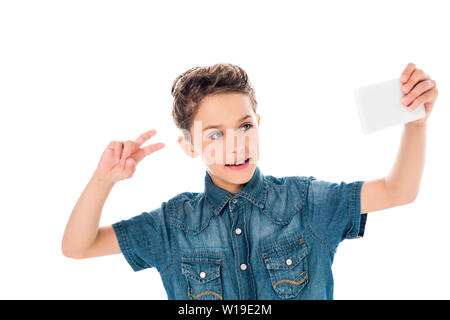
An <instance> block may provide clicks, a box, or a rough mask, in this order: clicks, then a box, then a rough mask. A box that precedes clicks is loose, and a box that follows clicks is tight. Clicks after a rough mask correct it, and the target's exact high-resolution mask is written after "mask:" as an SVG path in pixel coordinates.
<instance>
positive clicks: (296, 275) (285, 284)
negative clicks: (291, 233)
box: [259, 235, 309, 299]
mask: <svg viewBox="0 0 450 320" xmlns="http://www.w3.org/2000/svg"><path fill="white" fill-rule="evenodd" d="M259 251H260V256H261V258H262V260H263V262H264V265H265V267H266V269H267V271H268V273H269V276H270V281H271V282H272V288H273V289H274V290H275V292H276V293H277V294H278V296H279V297H281V298H284V299H286V298H293V297H295V296H297V295H298V294H299V292H300V291H301V290H302V289H303V288H304V287H305V286H306V284H307V283H308V281H309V279H308V261H307V253H308V247H307V245H306V243H305V241H304V240H303V238H302V236H301V235H298V236H296V237H295V238H293V239H288V240H283V241H278V242H276V244H272V245H268V246H263V247H260V248H259Z"/></svg>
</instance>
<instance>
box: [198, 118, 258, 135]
mask: <svg viewBox="0 0 450 320" xmlns="http://www.w3.org/2000/svg"><path fill="white" fill-rule="evenodd" d="M251 117H252V116H251V115H249V114H248V115H246V116H245V117H242V118H241V119H239V120H238V121H237V122H238V123H239V122H242V121H244V120H245V119H247V118H251ZM212 128H222V126H221V125H211V126H207V127H205V128H203V130H202V131H205V130H208V129H212Z"/></svg>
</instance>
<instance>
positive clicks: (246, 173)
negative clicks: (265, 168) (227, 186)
mask: <svg viewBox="0 0 450 320" xmlns="http://www.w3.org/2000/svg"><path fill="white" fill-rule="evenodd" d="M255 168H256V164H251V163H249V164H248V165H247V167H246V168H244V169H240V170H233V169H230V168H227V167H223V170H221V172H223V173H224V178H225V179H224V180H227V181H228V182H231V183H234V184H244V183H247V182H249V181H250V179H251V178H252V177H253V173H254V172H255Z"/></svg>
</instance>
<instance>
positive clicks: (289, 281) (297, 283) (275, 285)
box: [273, 271, 308, 291]
mask: <svg viewBox="0 0 450 320" xmlns="http://www.w3.org/2000/svg"><path fill="white" fill-rule="evenodd" d="M305 272H306V271H303V272H302V273H300V274H299V275H298V276H297V278H295V280H297V279H298V277H300V276H301V275H302V274H304V273H305ZM307 278H308V275H307V274H306V275H305V277H304V278H303V279H302V280H300V281H299V282H295V281H292V280H287V279H286V280H280V281H277V282H276V283H275V284H274V285H273V288H274V289H275V287H277V286H278V285H279V284H281V283H284V282H288V283H290V284H291V285H290V286H289V289H290V288H291V287H292V285H293V284H295V285H299V284H301V283H303V282H304V281H305V280H306V279H307ZM289 289H288V291H289Z"/></svg>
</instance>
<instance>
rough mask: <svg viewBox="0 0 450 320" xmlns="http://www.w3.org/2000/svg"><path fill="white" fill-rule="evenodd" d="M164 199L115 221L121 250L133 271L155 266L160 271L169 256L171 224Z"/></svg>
mask: <svg viewBox="0 0 450 320" xmlns="http://www.w3.org/2000/svg"><path fill="white" fill-rule="evenodd" d="M167 220H168V219H167V217H166V210H165V206H164V203H163V205H162V206H161V207H159V208H156V209H154V210H152V211H150V212H142V213H141V214H139V215H137V216H134V217H132V218H130V219H127V220H121V221H119V222H116V223H114V224H113V225H112V227H113V229H114V231H115V233H116V237H117V240H118V242H119V246H120V250H121V251H122V253H123V255H124V257H125V259H126V261H127V262H128V263H129V264H130V266H131V267H132V268H133V270H134V271H140V270H143V269H147V268H153V267H156V268H157V269H158V270H159V271H161V270H162V269H164V268H165V267H166V266H167V265H168V261H169V259H170V252H171V250H170V248H171V246H170V229H169V228H170V225H169V223H168V222H167Z"/></svg>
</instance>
